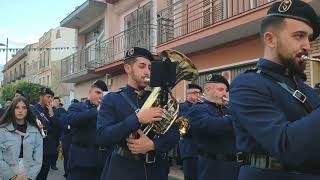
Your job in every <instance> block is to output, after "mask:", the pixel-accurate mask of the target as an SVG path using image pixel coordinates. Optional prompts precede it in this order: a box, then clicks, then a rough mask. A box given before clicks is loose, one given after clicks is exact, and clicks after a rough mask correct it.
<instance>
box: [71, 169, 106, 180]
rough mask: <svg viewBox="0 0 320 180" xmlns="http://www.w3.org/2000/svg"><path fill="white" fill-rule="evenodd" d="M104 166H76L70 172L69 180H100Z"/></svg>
mask: <svg viewBox="0 0 320 180" xmlns="http://www.w3.org/2000/svg"><path fill="white" fill-rule="evenodd" d="M101 171H102V168H98V167H90V168H89V167H86V168H85V167H75V168H73V169H71V170H70V171H69V173H68V176H67V180H88V179H90V180H99V179H100V176H101Z"/></svg>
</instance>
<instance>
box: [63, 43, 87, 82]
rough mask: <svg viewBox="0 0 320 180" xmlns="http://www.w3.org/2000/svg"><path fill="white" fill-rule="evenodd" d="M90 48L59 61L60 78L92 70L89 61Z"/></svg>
mask: <svg viewBox="0 0 320 180" xmlns="http://www.w3.org/2000/svg"><path fill="white" fill-rule="evenodd" d="M90 51H92V47H89V48H86V49H83V50H79V51H78V52H76V53H74V54H72V55H70V56H68V57H66V58H64V59H62V60H61V76H62V78H65V77H67V76H69V75H72V74H75V73H79V72H82V71H85V70H88V69H92V68H93V65H92V63H91V62H90V61H89V59H91V56H90V55H91V53H90Z"/></svg>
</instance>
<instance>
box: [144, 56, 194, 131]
mask: <svg viewBox="0 0 320 180" xmlns="http://www.w3.org/2000/svg"><path fill="white" fill-rule="evenodd" d="M160 56H161V57H162V58H168V59H170V60H171V62H175V63H177V66H176V81H175V83H174V85H173V86H172V87H170V88H169V98H168V101H167V104H166V105H165V106H164V107H162V108H164V109H165V110H166V111H165V113H164V115H163V116H162V119H161V120H160V121H157V122H153V123H150V124H148V125H147V126H146V127H144V128H142V130H143V133H144V134H146V135H147V134H148V133H149V132H151V131H153V132H154V133H155V134H156V135H157V136H160V135H163V134H165V133H166V132H167V131H168V130H169V129H170V127H171V126H172V125H173V124H174V123H178V124H179V125H178V126H179V127H180V128H179V129H183V128H184V126H189V125H188V123H186V122H187V121H183V123H181V122H182V121H180V120H179V122H177V121H176V119H177V117H178V115H179V103H178V101H177V99H176V98H175V97H174V96H173V95H172V92H171V90H172V89H173V88H174V87H175V86H176V85H177V84H178V83H179V82H180V81H181V80H188V81H192V80H195V79H197V78H198V76H199V73H198V71H197V69H196V67H195V65H194V64H193V63H192V62H191V60H190V59H189V58H188V57H186V56H185V55H184V54H182V53H180V52H178V51H175V50H165V51H162V52H161V53H160ZM160 91H161V88H160V87H155V88H153V90H152V92H151V94H150V95H149V97H148V99H147V100H146V102H145V103H144V104H143V106H142V108H141V109H142V110H143V109H145V108H150V107H159V106H160V99H159V94H160ZM180 124H181V125H180ZM183 124H184V125H183Z"/></svg>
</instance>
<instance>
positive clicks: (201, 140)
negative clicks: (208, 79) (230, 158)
mask: <svg viewBox="0 0 320 180" xmlns="http://www.w3.org/2000/svg"><path fill="white" fill-rule="evenodd" d="M188 119H189V121H190V127H191V130H192V135H193V138H194V139H195V141H196V143H197V144H198V148H199V150H200V151H202V152H205V153H221V154H228V155H234V154H235V153H236V149H235V136H234V133H233V127H232V116H230V115H225V114H224V112H223V110H222V109H220V108H219V107H217V106H216V104H215V103H211V102H208V101H205V102H204V103H198V104H194V105H193V106H192V107H191V109H190V112H189V113H188Z"/></svg>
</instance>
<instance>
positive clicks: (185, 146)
mask: <svg viewBox="0 0 320 180" xmlns="http://www.w3.org/2000/svg"><path fill="white" fill-rule="evenodd" d="M191 106H192V103H190V102H188V101H186V102H184V103H181V104H180V109H179V116H184V117H187V113H188V112H189V109H190V108H191ZM179 149H180V156H181V159H185V158H191V157H197V156H198V148H197V144H196V143H195V142H194V139H193V138H192V132H191V129H189V130H188V132H187V134H186V135H185V136H184V137H183V139H181V140H180V144H179Z"/></svg>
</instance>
